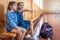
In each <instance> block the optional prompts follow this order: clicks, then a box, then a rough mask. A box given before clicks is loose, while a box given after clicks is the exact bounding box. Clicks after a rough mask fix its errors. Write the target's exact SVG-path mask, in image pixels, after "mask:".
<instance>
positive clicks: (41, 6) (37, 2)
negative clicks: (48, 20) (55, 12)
mask: <svg viewBox="0 0 60 40" xmlns="http://www.w3.org/2000/svg"><path fill="white" fill-rule="evenodd" d="M33 3H35V4H36V5H37V6H39V7H40V8H41V9H43V0H33Z"/></svg>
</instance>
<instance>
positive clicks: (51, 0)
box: [43, 0, 60, 10]
mask: <svg viewBox="0 0 60 40" xmlns="http://www.w3.org/2000/svg"><path fill="white" fill-rule="evenodd" d="M43 7H44V9H45V10H56V9H58V10H60V0H44V6H43Z"/></svg>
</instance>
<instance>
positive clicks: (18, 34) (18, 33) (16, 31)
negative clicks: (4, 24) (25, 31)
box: [11, 29, 22, 40]
mask: <svg viewBox="0 0 60 40" xmlns="http://www.w3.org/2000/svg"><path fill="white" fill-rule="evenodd" d="M11 32H14V33H17V40H20V39H21V34H22V33H21V31H20V30H16V29H13V30H12V31H11Z"/></svg>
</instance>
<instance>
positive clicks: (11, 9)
mask: <svg viewBox="0 0 60 40" xmlns="http://www.w3.org/2000/svg"><path fill="white" fill-rule="evenodd" d="M18 19H19V18H18V14H17V3H16V2H14V1H10V2H9V4H8V9H7V14H6V29H7V31H8V32H14V33H17V40H21V35H22V33H25V32H26V30H25V29H23V28H21V27H20V26H18V25H19V24H18V23H19V21H18ZM21 30H22V31H21Z"/></svg>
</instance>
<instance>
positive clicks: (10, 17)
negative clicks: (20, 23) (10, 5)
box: [6, 13, 16, 28]
mask: <svg viewBox="0 0 60 40" xmlns="http://www.w3.org/2000/svg"><path fill="white" fill-rule="evenodd" d="M13 18H14V17H13V15H12V13H10V14H7V15H6V21H7V24H8V25H9V27H10V28H14V26H15V25H16V23H15V22H14V20H13Z"/></svg>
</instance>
